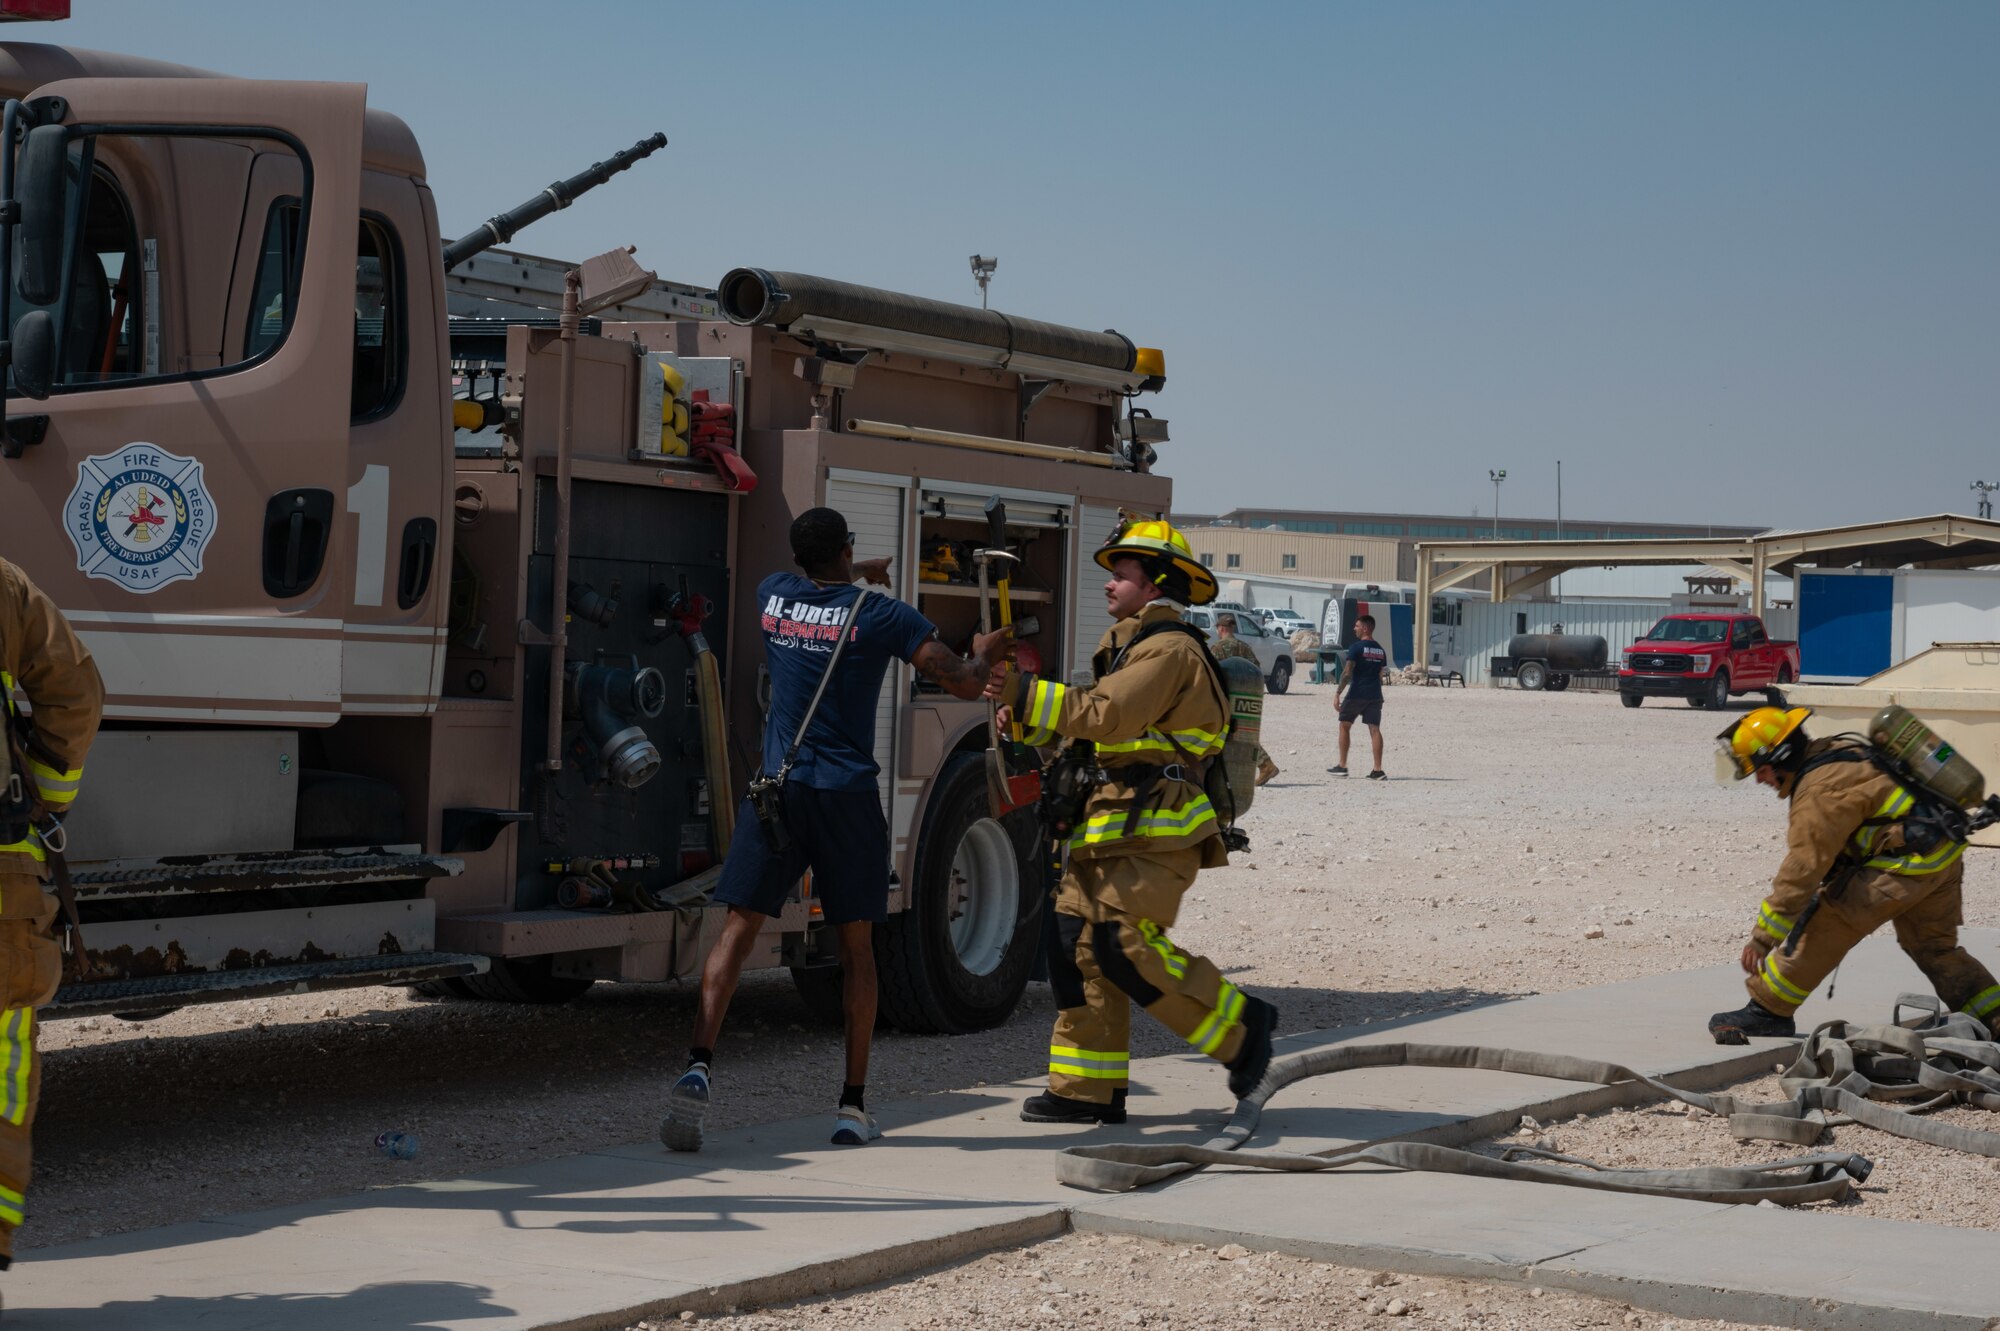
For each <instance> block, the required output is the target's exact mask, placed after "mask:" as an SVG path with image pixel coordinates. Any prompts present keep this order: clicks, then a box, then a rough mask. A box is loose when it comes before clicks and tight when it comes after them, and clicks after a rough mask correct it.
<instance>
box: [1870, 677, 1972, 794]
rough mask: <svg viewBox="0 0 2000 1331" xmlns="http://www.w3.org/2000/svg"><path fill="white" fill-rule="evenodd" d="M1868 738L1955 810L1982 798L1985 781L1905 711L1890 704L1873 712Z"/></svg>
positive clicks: (1967, 763) (1958, 753)
mask: <svg viewBox="0 0 2000 1331" xmlns="http://www.w3.org/2000/svg"><path fill="white" fill-rule="evenodd" d="M1868 738H1869V740H1870V741H1871V742H1872V743H1873V744H1874V745H1875V747H1876V748H1878V749H1880V750H1882V752H1884V753H1886V754H1887V755H1889V757H1890V758H1892V759H1894V760H1895V761H1896V762H1898V763H1900V764H1902V766H1903V767H1904V768H1905V769H1907V770H1908V771H1909V773H1910V775H1911V776H1913V777H1915V778H1916V779H1917V780H1918V781H1921V782H1922V783H1923V784H1924V785H1926V786H1928V787H1930V789H1932V790H1934V791H1936V792H1937V793H1938V794H1939V795H1941V796H1943V797H1944V798H1945V799H1948V800H1950V801H1951V802H1952V803H1953V804H1956V805H1957V806H1958V807H1959V808H1961V809H1971V808H1975V807H1977V805H1978V804H1979V802H1980V801H1981V800H1983V799H1985V798H1986V778H1985V777H1984V776H1983V775H1981V773H1980V771H1979V769H1978V768H1977V767H1974V766H1973V765H1972V763H1971V762H1970V760H1968V759H1967V758H1966V756H1965V755H1964V754H1962V753H1960V752H1959V751H1958V750H1957V749H1955V748H1953V747H1952V746H1951V745H1950V744H1949V743H1947V742H1946V741H1944V740H1942V739H1939V738H1938V736H1937V732H1936V731H1934V730H1932V729H1931V728H1930V727H1929V726H1927V725H1925V724H1924V723H1923V722H1922V721H1920V720H1918V719H1917V717H1916V716H1915V714H1913V713H1912V712H1910V711H1909V710H1907V709H1906V708H1902V707H1898V706H1897V705H1896V704H1895V703H1890V704H1889V705H1888V706H1887V707H1884V708H1883V709H1882V710H1881V711H1879V712H1877V713H1875V717H1874V719H1873V720H1871V721H1870V722H1869V723H1868Z"/></svg>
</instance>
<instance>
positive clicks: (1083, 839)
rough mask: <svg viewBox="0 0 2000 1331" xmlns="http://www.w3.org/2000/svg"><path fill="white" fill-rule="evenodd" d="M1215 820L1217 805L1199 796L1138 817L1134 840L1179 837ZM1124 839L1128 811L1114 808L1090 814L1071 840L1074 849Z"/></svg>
mask: <svg viewBox="0 0 2000 1331" xmlns="http://www.w3.org/2000/svg"><path fill="white" fill-rule="evenodd" d="M1214 821H1215V806H1214V805H1213V804H1210V803H1209V802H1208V796H1206V795H1197V796H1195V797H1194V798H1193V799H1191V800H1189V801H1188V802H1187V803H1186V804H1183V805H1181V806H1180V807H1179V808H1178V809H1156V810H1154V811H1152V812H1150V813H1142V814H1140V815H1139V818H1138V821H1137V823H1136V824H1135V825H1134V829H1133V832H1132V835H1133V836H1134V837H1178V836H1187V835H1188V834H1189V833H1191V832H1193V831H1195V830H1196V829H1198V828H1200V827H1202V826H1203V825H1204V824H1207V823H1212V822H1214ZM1125 839H1126V836H1125V810H1123V809H1113V810H1111V811H1110V812H1109V813H1099V814H1093V815H1091V817H1090V819H1089V821H1088V822H1086V823H1084V824H1083V825H1082V826H1081V827H1079V828H1078V829H1077V831H1076V834H1075V835H1074V836H1072V837H1071V838H1070V839H1069V844H1070V845H1072V846H1092V845H1098V844H1101V843H1103V842H1107V841H1123V840H1125Z"/></svg>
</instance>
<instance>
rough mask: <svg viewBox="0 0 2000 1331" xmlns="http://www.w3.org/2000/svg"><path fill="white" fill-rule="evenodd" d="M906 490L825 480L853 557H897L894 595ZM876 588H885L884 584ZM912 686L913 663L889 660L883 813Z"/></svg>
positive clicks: (899, 587)
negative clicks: (899, 726)
mask: <svg viewBox="0 0 2000 1331" xmlns="http://www.w3.org/2000/svg"><path fill="white" fill-rule="evenodd" d="M904 493H905V492H904V488H903V487H902V486H900V485H893V484H889V483H887V482H883V481H873V480H868V481H862V480H853V479H850V478H847V477H841V476H836V477H832V478H830V479H829V480H828V481H827V483H826V506H827V507H828V508H831V509H833V510H835V511H836V512H838V513H839V514H840V515H841V516H843V517H845V518H846V519H847V529H848V531H850V532H852V533H853V535H854V557H855V558H856V559H857V560H861V559H877V558H880V557H882V556H884V555H888V556H892V557H893V562H891V563H890V565H889V582H890V586H889V588H888V589H887V594H888V595H892V596H901V595H902V594H903V591H904V582H905V575H904V568H905V563H906V561H905V559H904V555H903V505H904ZM874 590H875V591H876V592H877V593H881V592H883V590H884V589H883V588H880V587H877V588H875V589H874ZM909 692H910V666H909V663H908V662H905V661H892V662H890V664H889V673H888V674H887V675H885V676H884V677H883V679H882V697H881V700H880V701H879V702H877V703H876V704H875V761H876V762H877V763H879V764H881V767H882V771H881V774H880V775H879V776H878V777H877V778H876V785H877V788H878V789H879V790H880V791H881V796H882V813H883V816H884V817H885V818H886V817H888V816H889V812H890V798H891V793H892V792H893V791H894V790H895V780H896V716H897V713H898V711H899V710H900V709H899V707H898V705H897V704H898V703H900V702H901V701H902V700H903V699H904V698H907V697H908V696H909ZM891 825H892V826H893V823H892V824H891Z"/></svg>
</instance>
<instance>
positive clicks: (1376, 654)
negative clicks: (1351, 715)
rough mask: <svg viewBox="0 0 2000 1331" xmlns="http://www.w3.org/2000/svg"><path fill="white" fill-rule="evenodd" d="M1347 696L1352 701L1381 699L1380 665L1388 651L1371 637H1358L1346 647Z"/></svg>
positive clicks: (1385, 659)
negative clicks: (1358, 638)
mask: <svg viewBox="0 0 2000 1331" xmlns="http://www.w3.org/2000/svg"><path fill="white" fill-rule="evenodd" d="M1347 661H1348V667H1347V696H1348V698H1349V699H1350V700H1351V701H1353V702H1380V701H1381V700H1382V667H1384V666H1386V665H1388V664H1389V653H1387V652H1385V651H1383V650H1382V644H1381V643H1379V642H1377V641H1375V640H1374V639H1373V638H1365V639H1360V640H1357V641H1356V642H1354V643H1353V644H1352V645H1351V646H1349V647H1348V649H1347Z"/></svg>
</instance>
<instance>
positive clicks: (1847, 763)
mask: <svg viewBox="0 0 2000 1331" xmlns="http://www.w3.org/2000/svg"><path fill="white" fill-rule="evenodd" d="M1811 714H1812V713H1811V711H1810V710H1809V709H1807V708H1803V707H1798V708H1793V709H1792V710H1790V711H1785V710H1783V709H1781V708H1777V707H1759V708H1757V709H1756V710H1755V711H1753V712H1750V713H1748V714H1746V715H1745V716H1744V717H1743V719H1742V720H1740V721H1738V722H1737V723H1736V724H1735V725H1734V726H1732V727H1730V728H1729V729H1728V730H1725V731H1724V732H1723V733H1722V734H1721V735H1719V736H1717V742H1718V746H1719V750H1720V752H1719V753H1718V755H1717V766H1716V771H1717V775H1718V776H1722V777H1727V778H1730V779H1734V780H1741V779H1743V778H1744V777H1746V776H1751V775H1753V774H1754V775H1755V776H1756V778H1757V780H1758V781H1759V782H1760V783H1761V784H1763V785H1766V786H1769V787H1770V788H1771V789H1772V790H1774V791H1776V792H1777V794H1778V797H1779V798H1780V799H1785V800H1789V801H1790V802H1791V808H1792V811H1791V827H1790V832H1789V835H1788V837H1787V840H1788V842H1789V844H1788V846H1787V848H1786V852H1785V859H1784V863H1782V864H1781V865H1779V866H1778V873H1777V876H1776V877H1775V878H1774V879H1773V880H1772V882H1771V893H1770V895H1769V896H1768V897H1766V898H1765V899H1764V902H1763V904H1762V905H1761V906H1759V907H1758V910H1757V921H1756V924H1755V926H1754V927H1753V928H1752V930H1751V934H1750V941H1749V942H1748V943H1746V944H1744V946H1743V954H1742V957H1741V958H1740V960H1741V962H1742V966H1743V970H1744V973H1745V974H1746V975H1747V976H1748V977H1749V978H1748V979H1747V980H1746V981H1745V987H1746V988H1748V989H1749V991H1750V1002H1749V1003H1748V1004H1747V1005H1746V1006H1744V1007H1743V1008H1741V1009H1739V1010H1737V1011H1735V1012H1718V1013H1717V1014H1716V1015H1715V1016H1713V1017H1710V1018H1709V1021H1708V1029H1709V1033H1710V1034H1711V1035H1713V1036H1714V1037H1715V1040H1716V1043H1718V1044H1741V1043H1743V1042H1744V1040H1745V1038H1746V1037H1748V1036H1753V1035H1775V1036H1788V1035H1792V1034H1795V1033H1796V1032H1795V1031H1794V1028H1793V1025H1792V1014H1793V1013H1794V1012H1795V1011H1797V1010H1798V1006H1799V1004H1801V1003H1803V1002H1805V1001H1806V996H1807V995H1808V994H1810V993H1812V991H1813V988H1814V986H1816V985H1818V984H1819V982H1820V981H1821V980H1823V979H1825V978H1826V977H1827V976H1828V975H1830V974H1832V973H1833V970H1834V968H1835V967H1837V966H1839V965H1840V961H1841V958H1842V957H1845V956H1846V955H1847V953H1848V951H1849V950H1850V949H1851V948H1853V946H1854V945H1855V944H1856V943H1859V942H1860V941H1861V940H1862V939H1864V938H1866V937H1867V936H1868V935H1869V934H1871V933H1874V932H1875V931H1876V930H1877V929H1879V928H1881V927H1882V926H1883V925H1884V924H1891V923H1893V924H1894V925H1895V929H1896V941H1897V942H1898V943H1899V944H1901V945H1902V948H1903V951H1904V952H1906V953H1908V954H1909V957H1910V960H1912V961H1914V962H1916V963H1917V967H1918V969H1920V970H1922V971H1923V973H1924V975H1925V977H1926V978H1927V979H1929V980H1930V982H1931V986H1932V988H1934V989H1936V990H1937V993H1938V997H1940V998H1942V999H1943V1000H1944V1001H1945V1003H1946V1004H1947V1005H1948V1006H1950V1007H1952V1008H1957V1009H1962V1010H1963V1011H1965V1012H1968V1013H1970V1014H1971V1015H1972V1016H1974V1017H1976V1018H1978V1019H1979V1020H1980V1021H1982V1022H1985V1023H1986V1024H1987V1025H1989V1026H1991V1025H1993V1024H1994V1019H1995V1016H1996V1014H2000V984H1995V983H1994V979H1993V975H1992V972H1990V971H1988V970H1987V969H1986V967H1984V966H1982V965H1980V964H1979V963H1978V962H1977V961H1975V960H1973V958H1972V956H1971V954H1970V953H1968V952H1967V951H1966V950H1965V949H1964V948H1963V947H1961V946H1959V942H1958V926H1959V924H1960V922H1961V917H1962V915H1963V897H1962V892H1961V885H1962V883H1963V880H1964V876H1965V865H1964V864H1963V862H1962V861H1961V859H1960V857H1961V856H1962V855H1963V854H1964V852H1965V843H1964V842H1963V841H1958V840H1953V839H1951V838H1950V837H1948V836H1945V835H1942V834H1939V833H1934V832H1932V831H1931V829H1930V828H1928V827H1926V826H1924V825H1922V824H1921V822H1920V821H1919V820H1917V819H1914V818H1912V817H1911V815H1912V813H1913V812H1914V811H1915V810H1916V809H1917V808H1918V803H1919V801H1918V799H1917V797H1916V796H1915V795H1914V794H1913V793H1912V792H1911V791H1910V790H1909V789H1907V788H1906V787H1904V786H1903V785H1901V784H1899V783H1898V782H1897V781H1896V779H1895V778H1894V777H1892V776H1890V775H1889V774H1888V773H1886V772H1884V771H1883V770H1882V769H1881V768H1880V767H1878V766H1876V764H1875V763H1874V762H1873V761H1872V760H1871V759H1870V757H1869V751H1868V749H1867V748H1866V747H1865V746H1864V745H1862V744H1860V743H1857V742H1855V741H1852V740H1843V739H1824V740H1814V739H1811V738H1810V737H1809V736H1808V735H1807V734H1806V731H1805V726H1804V722H1805V719H1806V718H1807V717H1808V716H1810V715H1811Z"/></svg>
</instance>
